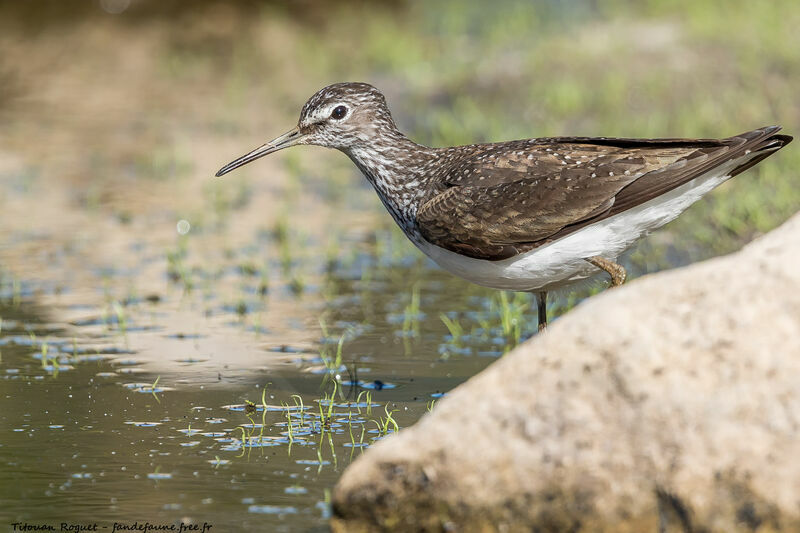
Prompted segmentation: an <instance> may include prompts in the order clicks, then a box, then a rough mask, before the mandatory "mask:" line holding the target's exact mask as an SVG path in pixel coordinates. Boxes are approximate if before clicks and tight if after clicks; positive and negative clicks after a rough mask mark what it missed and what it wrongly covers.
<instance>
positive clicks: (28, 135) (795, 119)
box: [0, 0, 800, 259]
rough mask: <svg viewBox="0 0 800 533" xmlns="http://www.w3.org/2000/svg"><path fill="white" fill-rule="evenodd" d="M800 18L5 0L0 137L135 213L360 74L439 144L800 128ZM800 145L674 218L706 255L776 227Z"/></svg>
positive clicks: (711, 11)
mask: <svg viewBox="0 0 800 533" xmlns="http://www.w3.org/2000/svg"><path fill="white" fill-rule="evenodd" d="M798 25H800V5H798V4H797V3H796V2H780V1H778V2H748V1H716V2H715V1H703V2H693V1H671V0H651V1H619V0H617V1H607V2H597V1H588V0H583V1H578V0H575V1H570V2H558V1H555V0H542V1H538V2H516V1H510V0H498V1H495V2H491V3H486V2H456V1H442V2H411V1H409V2H346V1H338V2H322V1H301V2H257V1H241V2H212V1H196V2H192V3H191V6H189V5H187V4H186V3H185V2H179V1H147V0H138V1H136V0H131V1H128V0H100V1H89V0H87V1H84V2H59V1H50V2H43V1H37V2H3V3H2V5H0V28H2V35H0V43H2V49H3V54H2V58H1V59H0V117H2V119H3V123H4V126H3V128H2V130H0V143H1V145H2V153H0V156H3V155H4V156H5V157H6V158H15V160H16V161H15V162H16V164H17V168H19V165H22V166H24V167H25V168H26V169H27V171H28V173H31V174H35V175H41V176H42V180H41V183H42V184H44V183H46V184H47V186H48V187H49V186H50V185H53V186H57V187H58V186H63V185H66V184H68V185H69V186H70V187H72V188H73V190H72V192H71V197H72V199H73V200H75V201H77V202H79V203H80V202H82V203H83V205H91V206H92V207H98V208H101V209H109V210H111V211H115V210H116V211H117V212H118V214H121V215H122V216H123V217H124V218H126V219H128V218H133V217H136V216H139V215H140V214H142V213H145V214H146V213H147V212H149V210H150V209H158V208H172V207H174V205H168V206H166V207H165V206H163V205H159V206H158V207H153V206H152V205H151V204H152V203H154V200H152V198H153V197H157V196H160V195H158V194H152V193H153V192H154V191H153V190H152V189H151V185H152V183H151V182H152V181H153V180H156V181H164V180H172V181H177V182H180V181H181V180H183V182H184V183H185V182H187V181H190V182H191V184H190V186H189V187H191V188H201V189H202V188H203V187H205V188H209V187H211V188H213V187H216V186H218V185H216V184H215V185H209V180H208V177H209V176H210V175H211V174H213V171H214V170H215V169H216V168H218V167H219V166H220V165H221V164H222V163H224V162H225V161H228V160H230V159H231V158H232V157H233V156H235V155H238V154H239V153H242V152H243V151H244V150H247V149H250V148H251V147H253V146H255V145H257V144H259V143H260V142H262V141H264V140H266V139H268V138H272V137H273V136H274V135H275V134H277V133H278V132H282V131H284V130H286V129H288V128H289V127H290V126H291V125H293V124H294V121H295V120H296V116H297V114H298V112H299V108H300V106H301V105H302V104H303V102H304V101H305V99H306V98H307V97H308V96H310V95H311V94H312V93H313V92H314V91H315V90H317V89H318V88H320V87H322V86H324V85H326V84H328V83H332V82H338V81H345V80H362V81H368V82H371V83H373V84H374V85H376V86H378V87H379V88H380V89H382V90H383V91H384V92H385V93H386V94H387V96H388V99H389V103H390V106H391V108H392V110H393V112H394V114H395V115H396V120H397V121H398V123H399V124H400V126H401V128H402V129H404V130H405V131H407V132H408V133H409V135H410V136H411V137H413V138H414V139H415V140H417V141H419V142H421V143H427V144H432V145H448V144H458V143H470V142H477V141H500V140H507V139H513V138H527V137H535V136H554V135H604V136H631V137H637V136H642V137H659V136H662V137H702V136H707V137H721V136H727V135H732V134H735V133H739V132H741V131H745V130H749V129H753V128H755V127H759V126H763V125H766V124H773V123H777V124H782V125H783V126H784V128H785V131H786V132H787V133H789V134H792V133H795V132H796V131H798V125H800V103H798V102H799V101H800V99H798V96H797V91H798V88H799V87H800V36H798V32H797V31H796V28H797V27H798ZM798 153H799V152H798V151H797V150H795V149H794V148H790V149H789V150H786V151H784V152H781V154H780V156H778V157H773V158H770V159H769V160H768V161H767V162H765V163H764V164H762V165H760V166H759V167H758V170H756V171H754V172H750V173H748V174H747V175H746V176H743V177H742V178H739V179H737V180H733V182H732V183H730V184H728V185H726V186H724V187H723V188H722V190H721V191H719V192H717V193H715V194H714V195H712V197H711V198H710V199H709V200H708V201H705V202H703V203H702V204H701V205H700V206H698V207H696V208H694V209H693V210H692V211H690V212H689V213H688V214H687V215H685V216H683V217H681V218H680V219H679V220H678V221H677V222H675V223H674V224H673V225H672V226H671V227H670V232H675V233H676V234H680V235H682V236H683V237H685V238H687V239H689V242H688V243H686V245H685V248H686V249H695V248H698V250H695V252H696V254H697V255H692V256H691V257H692V259H697V258H700V257H703V256H706V255H710V254H718V253H722V252H727V251H730V250H733V249H735V248H737V247H738V246H740V245H741V243H742V242H743V241H745V240H748V239H750V238H752V237H753V236H754V235H756V234H758V233H760V232H764V231H767V230H769V229H770V228H772V227H774V226H775V225H776V224H778V223H780V222H781V221H782V220H783V219H785V218H786V217H787V216H789V215H790V214H791V213H793V212H794V211H796V210H797V209H798V206H800V193H798V187H797V185H798V183H800V181H799V178H798V177H797V172H793V169H796V168H797V166H798V163H799V162H800V156H798ZM279 157H280V158H281V162H283V163H284V164H285V165H295V166H296V167H297V166H299V169H298V168H295V170H298V171H300V172H304V173H306V174H314V173H313V172H311V171H310V169H311V168H316V169H317V172H316V174H315V176H314V178H315V179H312V180H311V181H310V182H309V183H305V184H304V186H305V187H311V188H319V189H323V190H324V189H325V188H326V187H328V188H330V183H331V182H335V183H336V186H335V187H334V188H337V189H338V188H339V186H342V187H347V188H359V187H364V184H363V183H360V180H359V179H358V178H357V177H356V173H355V171H354V170H352V169H350V167H349V166H348V165H349V163H348V162H347V161H345V160H344V158H342V157H341V156H340V155H338V154H334V153H319V152H316V153H313V154H312V153H305V154H301V153H298V152H294V151H293V152H292V153H290V154H289V153H287V154H282V155H281V156H279ZM7 166H8V165H7ZM262 168H263V167H262ZM320 169H325V170H324V171H322V170H320ZM248 173H252V174H258V170H257V169H253V170H248ZM273 179H282V178H280V177H276V178H273ZM337 180H338V181H337ZM6 181H8V180H6ZM163 186H164V185H163V184H159V185H158V187H157V189H159V190H160V188H161V187H163ZM179 188H180V187H179ZM142 189H145V190H144V191H142ZM167 190H169V191H172V190H173V189H172V188H169V187H168V188H167ZM148 191H149V192H150V193H151V194H146V193H147V192H148ZM143 192H144V193H145V194H142V193H143ZM208 194H211V195H213V194H215V193H214V192H213V191H212V192H210V193H208ZM129 196H132V197H133V198H135V202H134V201H133V200H132V199H131V198H130V197H129ZM162 197H163V195H162ZM120 198H122V199H120ZM126 199H127V201H126ZM132 203H135V204H136V205H135V206H132V205H131V204H132ZM155 203H158V202H155ZM371 206H373V207H374V208H375V210H376V211H380V209H381V208H380V205H379V202H377V201H374V200H373V201H371ZM195 208H196V209H198V210H199V211H201V212H204V211H207V206H203V205H197V206H195ZM382 220H384V221H386V220H388V217H383V218H382ZM701 220H702V222H701ZM702 249H705V250H708V253H706V252H704V251H702Z"/></svg>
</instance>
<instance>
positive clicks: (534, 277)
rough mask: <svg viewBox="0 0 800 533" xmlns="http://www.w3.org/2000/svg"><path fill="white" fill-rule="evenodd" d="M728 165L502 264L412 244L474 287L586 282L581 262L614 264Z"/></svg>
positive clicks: (589, 270)
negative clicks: (598, 258) (597, 260)
mask: <svg viewBox="0 0 800 533" xmlns="http://www.w3.org/2000/svg"><path fill="white" fill-rule="evenodd" d="M741 164H742V160H741V159H740V160H738V161H735V162H731V163H729V164H726V165H722V166H720V167H717V168H716V169H714V171H712V172H709V173H708V174H704V175H702V176H698V177H697V178H695V179H693V180H692V181H690V182H688V183H685V184H683V185H681V186H680V187H677V188H675V189H673V190H672V191H670V192H668V193H666V194H663V195H661V196H659V197H657V198H653V199H652V200H650V201H648V202H645V203H643V204H641V205H639V206H637V207H634V208H632V209H629V210H628V211H625V212H623V213H619V214H618V215H614V216H612V217H609V218H607V219H605V220H601V221H600V222H597V223H595V224H592V225H589V226H586V227H585V228H582V229H580V230H578V231H576V232H574V233H571V234H569V235H567V236H566V237H563V238H561V239H558V240H557V241H554V242H552V243H550V244H547V245H545V246H541V247H539V248H536V249H534V250H531V251H530V252H527V253H524V254H520V255H518V256H515V257H511V258H509V259H504V260H502V261H487V260H484V259H475V258H471V257H465V256H462V255H459V254H456V253H454V252H451V251H449V250H446V249H444V248H441V247H439V246H436V245H434V244H431V243H429V242H427V241H423V242H415V244H416V245H417V246H418V247H419V248H420V250H422V251H423V252H424V253H425V254H426V255H427V256H428V257H430V258H431V259H433V260H434V261H435V262H436V263H437V264H438V265H439V266H440V267H442V268H444V269H445V270H448V271H449V272H452V273H453V274H456V275H457V276H461V277H462V278H464V279H467V280H469V281H471V282H473V283H477V284H478V285H483V286H486V287H492V288H495V289H506V290H514V291H532V290H550V289H556V288H558V287H561V286H564V285H568V284H570V283H572V282H573V281H577V280H580V279H584V278H587V277H589V276H591V275H593V274H595V273H597V272H598V269H597V268H596V267H594V266H592V265H590V264H589V263H588V262H586V258H588V257H593V256H597V255H600V256H603V257H605V258H607V259H611V260H614V259H616V257H617V256H618V255H619V254H621V253H622V252H623V251H625V250H626V249H627V248H628V247H630V246H631V245H632V244H633V243H634V242H635V241H636V240H637V239H639V238H640V237H642V236H643V235H645V234H647V233H649V232H650V231H653V230H655V229H657V228H660V227H661V226H663V225H664V224H666V223H667V222H670V221H671V220H673V219H674V218H675V217H677V216H678V215H680V214H681V213H682V212H683V211H684V210H685V209H686V208H688V207H689V206H690V205H692V204H693V203H694V202H696V201H697V200H699V199H700V197H702V196H703V195H704V194H706V193H707V192H709V191H711V190H712V189H713V188H714V187H716V186H717V185H719V184H721V183H723V182H724V181H725V180H727V179H728V178H729V177H730V176H729V175H728V173H729V172H730V171H731V169H732V168H734V167H736V166H739V165H741Z"/></svg>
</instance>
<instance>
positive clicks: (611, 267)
mask: <svg viewBox="0 0 800 533" xmlns="http://www.w3.org/2000/svg"><path fill="white" fill-rule="evenodd" d="M586 260H587V261H588V262H590V263H591V264H593V265H594V266H596V267H597V268H600V269H603V270H605V271H606V272H608V273H609V274H610V275H611V286H612V287H619V286H620V285H622V284H623V283H625V278H627V277H628V273H627V272H625V267H623V266H622V265H618V264H617V263H615V262H614V261H609V260H608V259H606V258H605V257H600V256H599V255H596V256H594V257H589V258H587V259H586Z"/></svg>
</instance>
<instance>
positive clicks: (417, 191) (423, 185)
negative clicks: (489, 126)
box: [342, 130, 437, 236]
mask: <svg viewBox="0 0 800 533" xmlns="http://www.w3.org/2000/svg"><path fill="white" fill-rule="evenodd" d="M342 151H343V152H344V153H346V154H347V155H348V156H349V157H350V159H352V160H353V162H354V163H355V164H356V166H357V167H358V168H359V169H360V170H361V172H363V174H364V176H366V178H367V180H369V182H370V183H371V184H372V186H373V187H375V190H376V191H377V193H378V196H379V197H380V199H381V201H382V202H383V205H385V206H386V209H388V210H389V213H390V214H391V215H392V217H393V218H394V219H395V221H396V222H397V223H398V224H399V225H400V227H401V228H402V229H403V231H405V232H406V234H408V235H409V236H411V233H412V232H414V231H416V230H415V229H414V228H415V222H414V221H415V219H416V214H417V208H418V207H419V204H420V202H421V201H422V198H423V197H424V196H425V194H426V192H427V191H428V188H429V181H430V180H431V178H432V176H433V172H432V166H433V165H434V163H435V161H436V159H437V157H436V153H437V150H436V149H435V148H428V147H426V146H422V145H419V144H417V143H415V142H413V141H412V140H411V139H409V138H408V137H406V136H405V135H403V134H402V133H400V132H399V131H397V130H390V131H386V132H383V133H382V134H381V135H380V136H378V137H376V138H375V139H372V140H371V141H370V142H367V143H363V144H359V145H356V146H351V147H348V148H347V149H345V150H342Z"/></svg>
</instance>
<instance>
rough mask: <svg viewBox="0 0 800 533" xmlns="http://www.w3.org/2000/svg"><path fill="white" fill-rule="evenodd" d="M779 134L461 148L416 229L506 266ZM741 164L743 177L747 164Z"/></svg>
mask: <svg viewBox="0 0 800 533" xmlns="http://www.w3.org/2000/svg"><path fill="white" fill-rule="evenodd" d="M778 129H779V128H777V127H770V128H762V129H760V130H755V131H752V132H748V133H744V134H742V135H738V136H736V137H731V138H728V139H721V140H715V139H608V138H584V137H571V138H550V139H531V140H528V141H511V142H506V143H497V144H489V145H474V146H465V147H462V148H461V150H462V151H463V155H462V156H461V157H458V158H456V159H455V160H454V162H453V163H452V164H451V165H448V167H447V168H446V169H444V170H442V171H441V174H440V175H439V176H437V182H438V188H437V189H436V190H434V191H433V192H432V193H431V194H430V195H429V196H428V197H427V198H425V200H424V201H423V203H422V204H421V206H420V208H419V209H418V211H417V224H418V226H419V229H420V232H421V233H422V235H423V236H424V237H425V238H426V239H427V240H428V241H430V242H432V243H434V244H436V245H438V246H441V247H443V248H446V249H448V250H451V251H454V252H457V253H460V254H462V255H466V256H470V257H476V258H480V259H489V260H500V259H505V258H508V257H512V256H514V255H516V254H518V253H522V252H525V251H528V250H531V249H533V248H535V247H537V246H541V245H542V244H545V243H547V242H551V241H552V240H554V239H556V238H560V237H563V236H565V235H567V234H569V233H571V232H572V231H575V230H576V229H578V228H580V227H583V226H585V225H586V224H589V223H593V222H596V221H598V220H602V219H603V218H606V217H608V216H611V215H613V214H616V213H620V212H622V211H625V210H627V209H630V208H632V207H635V206H637V205H639V204H641V203H643V202H646V201H647V200H650V199H652V198H655V197H656V196H659V195H661V194H664V193H665V192H667V191H669V190H671V189H673V188H675V187H677V186H679V185H681V184H683V183H686V182H688V181H689V180H691V179H692V178H694V177H697V176H699V175H701V174H703V173H705V172H707V171H709V170H711V169H713V168H714V167H716V166H718V165H721V164H723V163H724V162H726V161H730V160H731V159H735V158H738V157H742V156H744V155H745V152H747V153H750V151H756V150H761V149H764V150H765V154H764V155H763V157H766V156H767V155H769V154H770V153H772V151H771V150H767V149H766V148H769V147H770V146H771V144H770V143H771V142H772V141H771V139H772V140H773V141H774V142H779V143H780V144H781V145H783V144H785V143H786V142H788V140H787V139H791V138H790V137H788V138H787V137H786V136H781V135H777V136H776V135H773V134H774V133H775V131H777V130H778ZM748 150H749V151H748ZM748 159H749V160H748V161H747V163H745V164H746V165H747V167H748V168H749V166H752V164H754V163H753V162H752V159H751V158H748ZM759 160H760V159H759ZM743 166H744V165H743ZM736 171H741V170H740V169H736Z"/></svg>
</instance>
